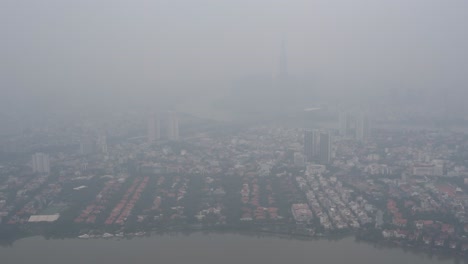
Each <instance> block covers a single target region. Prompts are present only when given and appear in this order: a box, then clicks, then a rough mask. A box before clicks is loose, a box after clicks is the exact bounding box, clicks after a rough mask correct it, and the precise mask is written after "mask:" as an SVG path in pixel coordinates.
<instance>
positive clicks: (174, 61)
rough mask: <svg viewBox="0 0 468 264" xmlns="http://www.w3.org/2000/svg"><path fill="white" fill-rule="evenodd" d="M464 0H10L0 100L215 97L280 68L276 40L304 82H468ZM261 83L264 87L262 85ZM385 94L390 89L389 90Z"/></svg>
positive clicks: (426, 87)
mask: <svg viewBox="0 0 468 264" xmlns="http://www.w3.org/2000/svg"><path fill="white" fill-rule="evenodd" d="M467 8H468V2H466V1H461V0H460V1H455V0H451V1H435V0H430V1H422V0H413V1H402V0H392V1H379V2H375V1H364V0H355V1H324V0H320V1H271V0H270V1H266V0H253V1H252V0H251V1H212V0H202V1H132V2H126V1H108V0H101V1H89V0H84V1H66V2H63V1H50V0H45V1H39V2H38V1H4V4H3V5H2V8H1V11H0V17H1V18H0V21H1V25H0V32H1V34H2V36H3V41H2V43H1V44H0V57H1V58H2V64H1V66H0V67H1V68H0V72H1V79H0V87H1V94H2V96H1V98H2V100H1V101H0V103H1V104H2V109H3V110H2V111H3V112H4V114H7V112H8V109H10V110H13V111H19V110H21V111H24V112H36V111H41V110H43V109H47V108H50V109H54V110H57V109H58V110H63V111H64V112H67V111H75V109H76V110H79V109H86V108H100V107H103V106H105V107H115V108H120V107H128V106H131V107H134V106H139V105H151V104H158V103H160V102H164V103H167V102H174V103H180V102H186V101H193V100H198V99H200V100H201V99H203V100H207V98H220V97H223V96H227V95H229V94H230V93H231V92H232V90H233V89H236V86H235V83H236V82H238V80H242V79H243V78H246V76H270V77H271V78H273V79H274V78H275V76H277V74H278V70H279V57H280V45H281V42H282V41H283V40H284V41H285V43H286V48H287V60H288V72H289V74H290V75H291V76H295V78H298V79H299V80H307V81H303V82H302V85H303V86H304V87H305V88H304V90H308V89H309V88H308V87H310V89H309V90H308V91H311V95H309V94H307V96H311V97H313V95H314V94H315V93H316V94H326V95H327V96H335V97H340V96H344V97H347V96H350V95H353V96H355V97H356V95H358V96H361V97H367V96H374V95H375V94H379V95H382V94H383V95H385V94H387V93H388V90H400V91H405V90H408V89H411V90H415V91H427V92H428V93H429V92H430V93H431V94H433V96H435V98H436V99H437V98H438V97H440V95H441V94H446V95H447V94H448V95H449V96H450V100H453V102H454V104H455V103H456V104H460V105H463V103H462V102H460V99H459V98H460V96H464V95H466V93H465V92H464V90H466V89H465V86H466V84H467V83H468V82H467V77H466V74H465V72H466V71H467V70H468V48H467V47H468V37H467V36H468V34H467V33H468V29H467V27H466V26H465V25H466V24H468V17H466V15H465V10H467ZM262 89H264V87H262ZM384 98H385V97H384Z"/></svg>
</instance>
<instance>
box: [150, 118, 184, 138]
mask: <svg viewBox="0 0 468 264" xmlns="http://www.w3.org/2000/svg"><path fill="white" fill-rule="evenodd" d="M147 137H148V142H155V141H157V140H160V139H168V140H179V118H178V114H177V112H174V111H170V112H166V113H165V114H164V115H161V114H152V115H151V116H150V117H149V118H148V134H147Z"/></svg>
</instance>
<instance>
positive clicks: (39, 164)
mask: <svg viewBox="0 0 468 264" xmlns="http://www.w3.org/2000/svg"><path fill="white" fill-rule="evenodd" d="M32 169H33V172H34V173H39V174H49V173H50V160H49V155H47V154H44V153H36V154H34V155H33V156H32Z"/></svg>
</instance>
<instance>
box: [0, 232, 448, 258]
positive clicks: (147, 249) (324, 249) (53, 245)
mask: <svg viewBox="0 0 468 264" xmlns="http://www.w3.org/2000/svg"><path fill="white" fill-rule="evenodd" d="M0 263H2V264H3V263H4V264H17V263H18V264H19V263H21V264H23V263H28V264H29V263H40V264H42V263H44V264H45V263H47V264H64V263H69V264H77V263H86V264H91V263H103V264H104V263H105V264H107V263H112V264H124V263H125V264H127V263H131V264H140V263H145V264H146V263H158V264H159V263H184V264H185V263H196V264H198V263H203V264H219V263H224V264H242V263H269V264H276V263H291V264H292V263H294V264H301V263H318V264H321V263H323V264H341V263H347V264H348V263H349V264H351V263H353V264H354V263H359V264H374V263H379V264H395V263H397V264H406V263H408V264H422V263H425V264H426V263H429V264H430V263H438V264H441V263H447V264H448V263H456V261H455V260H453V259H447V258H441V257H437V256H430V255H428V254H427V253H421V252H419V253H415V252H410V251H404V250H403V249H401V248H389V247H376V246H374V245H371V244H368V243H360V242H356V241H355V240H354V238H351V237H350V238H344V239H340V240H326V239H319V240H312V241H302V240H295V239H285V238H276V237H259V236H246V235H238V234H201V233H196V234H191V235H189V236H185V235H174V236H169V235H164V236H151V237H142V238H133V239H122V240H112V239H110V240H105V239H90V240H81V239H65V240H60V239H55V240H54V239H51V240H45V239H44V238H42V237H31V238H25V239H21V240H18V241H16V242H15V243H14V244H13V246H10V247H0Z"/></svg>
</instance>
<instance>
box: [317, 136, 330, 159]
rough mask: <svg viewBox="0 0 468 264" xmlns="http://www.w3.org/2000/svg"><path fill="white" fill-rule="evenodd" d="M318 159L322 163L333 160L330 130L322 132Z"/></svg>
mask: <svg viewBox="0 0 468 264" xmlns="http://www.w3.org/2000/svg"><path fill="white" fill-rule="evenodd" d="M318 160H319V162H320V164H329V163H330V161H331V134H330V133H329V132H321V133H320V144H319V155H318Z"/></svg>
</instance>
